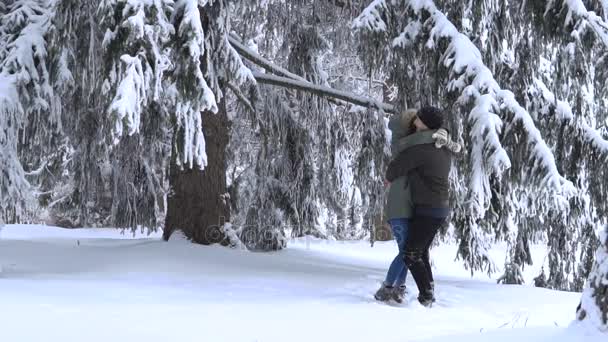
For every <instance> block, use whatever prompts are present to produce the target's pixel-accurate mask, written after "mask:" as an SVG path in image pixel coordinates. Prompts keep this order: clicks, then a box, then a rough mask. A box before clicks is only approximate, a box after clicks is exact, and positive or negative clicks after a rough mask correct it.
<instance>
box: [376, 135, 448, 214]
mask: <svg viewBox="0 0 608 342" xmlns="http://www.w3.org/2000/svg"><path fill="white" fill-rule="evenodd" d="M451 163H452V152H451V151H449V150H448V149H445V148H436V147H435V145H434V144H433V143H428V144H421V145H416V146H412V147H410V148H408V149H406V150H404V151H402V152H401V153H400V154H399V156H398V157H397V158H396V159H394V160H393V161H391V163H390V164H389V165H388V169H387V170H386V180H388V181H389V182H393V181H394V180H395V179H398V178H399V177H403V176H405V175H407V176H408V179H409V184H410V188H411V194H412V202H413V203H414V206H415V207H421V208H449V181H448V175H449V173H450V167H451Z"/></svg>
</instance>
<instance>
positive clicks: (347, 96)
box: [253, 72, 395, 113]
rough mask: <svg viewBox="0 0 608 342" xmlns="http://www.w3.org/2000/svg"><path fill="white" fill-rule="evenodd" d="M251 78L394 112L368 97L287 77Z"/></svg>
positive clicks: (266, 75) (391, 108) (259, 81)
mask: <svg viewBox="0 0 608 342" xmlns="http://www.w3.org/2000/svg"><path fill="white" fill-rule="evenodd" d="M253 76H254V77H255V79H256V80H257V82H258V83H262V84H271V85H276V86H281V87H286V88H291V89H297V90H302V91H306V92H309V93H312V94H315V95H318V96H323V97H332V98H336V99H340V100H343V101H346V102H349V103H352V104H355V105H358V106H362V107H372V108H378V109H382V110H383V111H384V112H386V113H394V112H395V108H394V107H393V106H392V105H390V104H387V103H382V102H378V101H376V100H374V99H372V98H369V97H363V96H356V95H353V94H352V93H350V92H346V91H341V90H336V89H333V88H329V87H325V86H322V85H317V84H313V83H310V82H308V81H299V80H294V79H291V78H287V77H281V76H275V75H268V74H263V73H259V72H254V73H253Z"/></svg>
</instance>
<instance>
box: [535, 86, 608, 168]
mask: <svg viewBox="0 0 608 342" xmlns="http://www.w3.org/2000/svg"><path fill="white" fill-rule="evenodd" d="M528 91H529V93H530V94H532V95H535V98H540V99H542V100H543V102H544V103H543V108H544V111H545V114H546V112H548V108H547V107H549V106H552V107H553V108H554V109H555V113H556V114H557V115H558V118H559V119H562V120H565V121H567V122H568V124H569V126H570V127H571V128H572V129H574V130H577V131H580V132H579V133H577V134H574V136H575V137H578V138H581V139H582V140H584V141H585V142H586V143H588V144H590V145H591V146H592V148H593V149H594V150H596V151H598V152H599V153H601V154H602V155H604V156H608V140H606V139H604V138H603V137H602V134H601V133H600V132H598V130H596V129H594V128H593V127H591V126H589V124H588V123H587V122H586V121H585V119H584V118H582V117H575V116H574V115H573V112H572V107H571V106H570V104H568V102H566V101H562V100H558V99H556V97H555V94H553V93H552V92H551V91H550V90H549V89H548V88H547V86H546V85H545V83H544V82H543V81H542V80H540V79H538V78H536V79H535V80H534V83H533V84H532V85H530V87H529V90H528Z"/></svg>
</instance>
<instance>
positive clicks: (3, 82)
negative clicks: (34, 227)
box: [0, 1, 60, 222]
mask: <svg viewBox="0 0 608 342" xmlns="http://www.w3.org/2000/svg"><path fill="white" fill-rule="evenodd" d="M4 6H5V7H4V11H5V13H4V14H3V15H2V16H0V27H1V28H2V29H0V58H1V59H0V165H1V166H0V169H1V171H0V222H1V221H2V220H3V217H2V216H3V215H10V214H11V213H14V215H16V216H17V218H18V217H20V216H21V215H22V214H24V213H25V210H26V209H27V208H26V206H27V205H28V204H29V203H28V200H29V199H30V195H31V193H30V188H31V187H30V184H29V183H28V182H27V180H26V179H25V172H24V170H23V167H22V165H21V163H20V161H19V158H18V154H17V141H18V131H19V129H21V128H23V126H24V124H25V120H26V118H27V116H28V115H29V114H32V113H42V112H44V113H47V111H48V109H49V108H50V103H51V101H53V98H54V93H53V88H52V86H51V83H50V74H49V71H48V69H47V57H48V56H47V49H46V39H45V37H46V35H47V34H48V32H49V31H50V30H51V28H52V25H51V18H52V17H53V15H54V2H53V1H14V2H11V3H9V4H6V5H4ZM51 115H52V113H51ZM50 121H52V122H55V123H57V124H58V126H60V122H59V119H58V117H57V116H52V117H51V120H50Z"/></svg>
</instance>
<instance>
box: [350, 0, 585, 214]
mask: <svg viewBox="0 0 608 342" xmlns="http://www.w3.org/2000/svg"><path fill="white" fill-rule="evenodd" d="M372 6H375V8H376V9H377V8H382V7H383V6H385V5H384V4H383V3H382V2H381V1H374V2H373V3H372V4H371V5H370V6H369V7H372ZM406 6H407V7H408V8H406V9H400V10H407V9H409V10H411V11H412V12H413V13H414V14H415V15H416V16H418V18H428V19H426V22H425V23H424V25H423V26H424V27H430V32H429V37H428V40H427V42H426V47H427V48H430V49H435V48H436V46H437V42H438V41H439V40H442V39H445V40H447V41H448V42H449V44H448V46H447V49H446V50H445V51H444V52H443V56H442V61H443V64H444V66H445V67H446V68H448V69H449V72H450V81H449V84H448V90H450V91H459V92H461V96H460V99H459V102H460V103H469V102H471V101H472V102H473V103H474V108H473V110H472V111H471V112H470V114H469V117H468V121H469V123H470V124H472V126H473V129H472V130H471V131H470V132H469V136H470V138H471V140H472V144H473V146H472V153H473V154H472V166H473V168H474V169H475V171H474V172H473V173H472V178H471V179H470V189H471V193H470V194H469V200H470V203H472V205H471V208H470V210H471V211H472V212H471V215H472V216H473V217H475V218H481V217H483V215H484V214H485V212H486V210H487V208H488V206H489V203H490V199H491V191H490V184H489V175H490V172H487V171H486V169H488V171H489V170H492V171H493V173H494V174H497V175H500V174H501V173H502V172H503V171H504V170H506V169H507V168H509V167H510V166H511V163H510V159H509V157H508V155H507V153H506V151H505V150H504V148H503V146H502V144H501V142H500V139H499V134H500V133H501V129H502V125H503V123H502V120H501V119H500V117H499V116H498V115H497V114H498V113H499V112H509V113H511V114H512V122H511V124H514V123H520V124H521V125H522V126H523V128H524V135H525V139H526V143H527V146H528V150H529V153H530V154H531V156H532V158H533V160H534V163H531V165H530V167H531V170H530V174H541V175H543V176H544V177H542V178H541V179H542V184H543V185H545V186H546V187H547V188H548V189H550V190H552V191H554V192H555V193H556V194H559V195H563V196H564V197H562V199H565V198H567V197H569V196H570V195H571V194H572V193H573V192H574V186H573V185H572V183H571V182H569V181H568V180H566V179H565V178H564V177H562V175H561V174H560V173H559V171H558V169H557V166H556V163H555V158H554V156H553V153H552V151H551V149H550V148H549V147H548V146H547V144H546V142H545V141H544V140H543V138H542V136H541V134H540V131H539V130H538V129H537V128H536V126H535V125H534V122H533V120H532V118H531V116H530V114H529V113H528V112H527V111H526V110H525V109H524V108H523V107H522V106H521V105H520V104H519V103H518V102H517V100H516V99H515V96H514V95H513V93H512V92H510V91H508V90H505V89H502V88H501V87H500V86H499V84H498V82H497V81H496V80H495V78H494V76H493V75H492V72H491V71H490V70H489V68H488V67H487V66H486V65H485V63H484V62H483V59H482V56H481V53H480V52H479V49H478V48H477V47H476V46H475V45H474V44H473V43H472V42H471V41H470V40H469V38H468V37H467V36H465V35H464V34H462V33H461V32H459V31H458V29H457V28H456V27H455V26H454V25H453V24H452V22H451V21H450V20H449V19H448V18H447V17H446V16H445V15H444V14H443V13H442V12H441V11H440V10H438V9H437V7H436V6H435V4H434V2H433V1H432V0H416V1H414V0H410V1H406ZM369 7H368V9H369ZM423 12H425V13H423ZM370 13H371V15H375V16H379V15H380V14H376V13H374V12H373V11H367V10H366V11H364V12H363V14H362V15H361V16H365V15H370ZM358 20H359V21H360V20H361V17H360V18H358ZM369 20H370V19H368V21H369ZM356 22H357V21H356ZM412 25H413V26H412ZM421 32H422V30H421V29H420V26H419V24H418V23H417V20H415V19H412V20H411V22H410V23H409V24H408V25H407V26H406V28H405V30H404V33H402V34H401V35H399V36H398V37H396V38H395V40H394V41H393V45H394V46H398V47H407V45H408V44H410V43H412V42H414V41H415V39H416V38H420V33H421ZM404 37H405V38H407V39H404ZM404 45H405V46H404ZM562 203H564V201H562Z"/></svg>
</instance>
